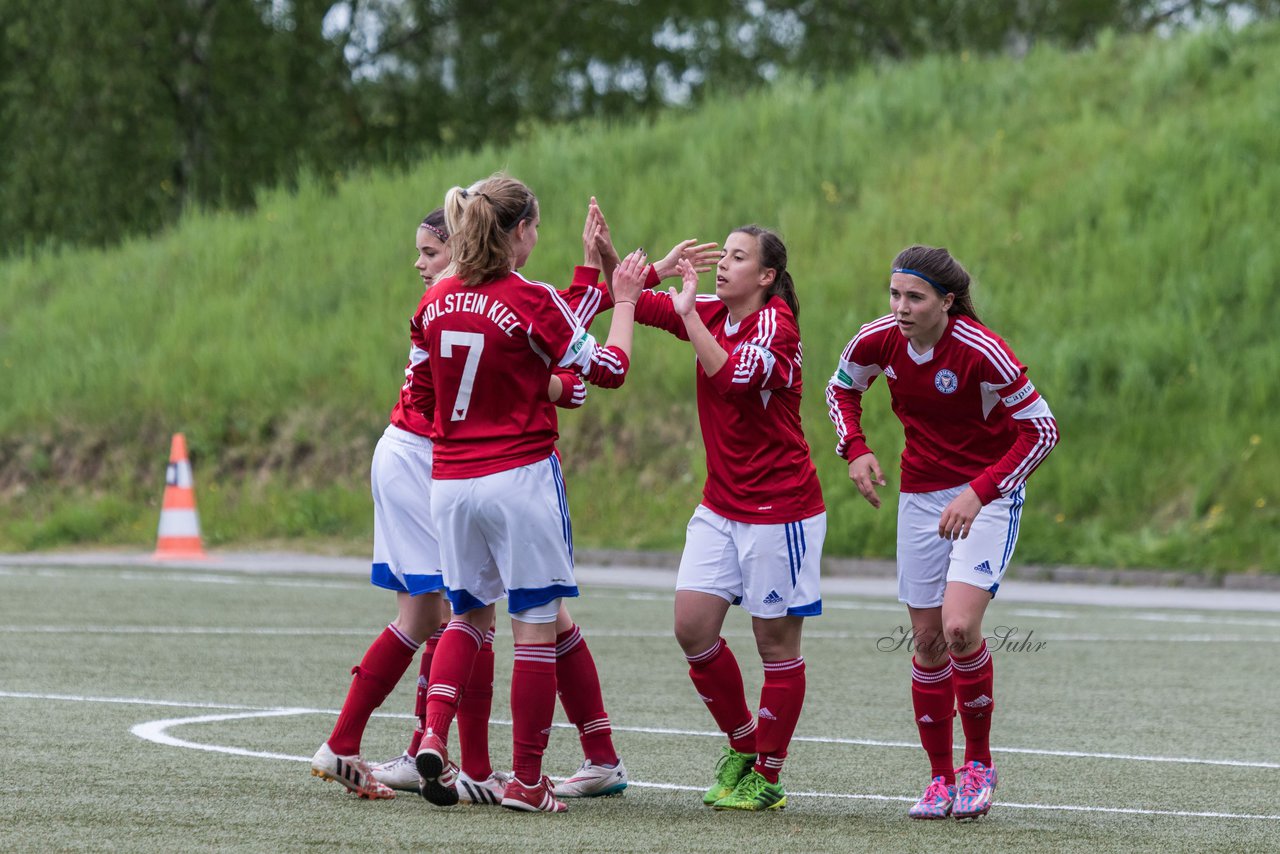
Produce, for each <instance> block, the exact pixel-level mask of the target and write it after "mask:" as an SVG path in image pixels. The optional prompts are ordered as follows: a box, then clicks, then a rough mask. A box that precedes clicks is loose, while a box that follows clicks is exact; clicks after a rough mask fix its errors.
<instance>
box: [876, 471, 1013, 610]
mask: <svg viewBox="0 0 1280 854" xmlns="http://www.w3.org/2000/svg"><path fill="white" fill-rule="evenodd" d="M967 488H968V485H967V484H966V485H965V486H956V487H952V488H951V489H942V490H939V491H937V492H914V493H913V492H904V493H902V494H901V495H900V496H899V497H898V601H899V602H904V603H906V604H907V605H910V606H911V607H912V608H937V607H938V606H940V605H941V604H942V596H943V594H944V593H945V592H946V589H947V582H949V581H963V582H964V583H965V584H971V585H973V586H974V587H978V588H981V589H982V590H987V591H989V592H990V593H991V595H992V597H995V595H996V590H997V589H999V587H1000V579H1002V578H1004V571H1005V568H1006V567H1008V565H1009V560H1010V559H1011V558H1012V557H1013V547H1014V546H1015V545H1017V542H1018V523H1019V522H1021V521H1022V503H1023V500H1024V499H1025V497H1026V485H1025V484H1024V485H1022V486H1019V487H1018V488H1017V489H1015V490H1014V491H1013V492H1011V493H1009V495H1007V496H1006V497H1004V498H997V499H996V500H995V501H992V502H991V503H990V504H988V505H987V506H985V507H983V508H982V510H981V511H980V512H979V513H978V515H977V517H976V518H975V519H974V520H973V525H972V526H971V527H970V528H969V536H968V537H966V538H964V539H963V540H944V539H943V538H942V537H939V536H938V520H939V519H941V517H942V511H943V510H945V509H946V507H947V505H948V504H950V503H951V500H952V499H953V498H955V497H956V496H957V495H959V494H960V493H962V492H964V491H965V489H967Z"/></svg>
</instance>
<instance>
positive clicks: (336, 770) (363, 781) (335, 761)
mask: <svg viewBox="0 0 1280 854" xmlns="http://www.w3.org/2000/svg"><path fill="white" fill-rule="evenodd" d="M311 776H313V777H319V778H321V779H322V780H333V781H334V782H335V783H341V784H342V785H344V786H346V787H347V788H348V789H349V790H350V791H352V792H354V793H355V794H356V795H357V796H359V797H361V798H367V799H369V800H380V799H383V798H394V797H395V796H396V793H395V792H393V791H391V789H389V788H387V787H386V786H384V785H383V784H382V783H380V782H378V780H377V778H376V777H374V776H373V772H372V771H370V770H369V763H368V762H365V761H364V757H363V756H361V755H359V754H355V755H352V756H340V755H339V754H337V753H334V752H333V751H332V750H331V749H330V748H329V743H328V742H327V741H326V742H325V743H324V744H322V745H320V749H319V750H317V751H316V755H315V756H313V757H311Z"/></svg>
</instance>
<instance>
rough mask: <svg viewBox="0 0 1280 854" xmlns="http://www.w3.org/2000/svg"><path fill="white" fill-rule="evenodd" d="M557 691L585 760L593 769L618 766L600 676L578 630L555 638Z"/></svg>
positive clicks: (573, 627) (571, 630)
mask: <svg viewBox="0 0 1280 854" xmlns="http://www.w3.org/2000/svg"><path fill="white" fill-rule="evenodd" d="M556 688H557V690H559V692H560V705H562V706H564V713H565V717H567V718H568V719H569V722H570V723H572V724H573V725H574V726H576V727H577V728H578V739H579V740H580V741H581V742H582V754H583V756H585V757H586V758H587V759H589V760H590V761H591V764H593V765H616V764H617V763H618V753H617V751H616V750H614V747H613V728H612V727H611V726H610V725H609V715H608V714H607V713H606V712H605V710H604V695H603V694H602V693H601V692H600V674H599V673H598V672H597V671H596V662H595V659H594V658H593V657H592V656H591V650H590V649H588V648H587V642H586V640H584V639H583V637H582V632H581V631H579V629H578V627H577V626H572V627H570V628H569V630H568V631H564V632H561V633H560V634H558V635H556Z"/></svg>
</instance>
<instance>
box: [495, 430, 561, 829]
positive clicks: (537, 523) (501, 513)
mask: <svg viewBox="0 0 1280 854" xmlns="http://www.w3.org/2000/svg"><path fill="white" fill-rule="evenodd" d="M486 480H487V481H492V482H491V483H487V484H486V490H487V492H486V497H487V498H488V500H489V506H490V507H491V508H492V514H491V517H490V518H489V519H488V520H487V522H486V525H487V528H486V533H487V536H488V537H489V538H490V542H491V543H492V549H493V555H494V558H495V561H496V563H497V565H498V567H499V572H500V573H501V575H502V582H503V585H504V588H505V589H506V591H507V609H508V610H509V611H510V613H511V620H512V622H511V631H512V639H513V641H514V643H515V656H514V658H515V660H514V663H513V666H512V671H511V718H512V721H511V729H512V773H513V774H514V777H513V779H512V780H511V782H510V783H508V784H507V787H506V789H505V791H504V792H503V798H502V805H503V806H504V807H509V808H511V809H515V810H522V811H533V812H563V811H564V810H565V809H566V807H565V805H564V804H563V803H562V802H560V801H558V800H556V798H555V795H554V793H553V787H552V785H551V779H550V778H549V777H547V776H545V775H544V774H543V773H542V756H543V753H544V752H545V750H546V747H547V740H548V736H549V735H550V732H551V723H552V718H553V716H554V714H555V706H556V618H557V615H558V614H559V613H560V604H561V602H560V600H561V599H562V598H565V597H573V596H577V595H578V586H577V583H576V582H575V580H574V576H573V535H572V528H571V525H570V521H569V503H568V499H567V496H566V495H565V491H564V477H563V474H562V473H561V471H560V461H559V459H557V458H556V457H555V455H552V456H550V457H549V458H547V459H546V460H543V461H541V462H538V463H532V464H530V465H527V466H521V467H520V468H516V469H512V470H510V471H508V472H503V473H502V475H501V476H499V475H495V476H493V477H492V478H488V479H486Z"/></svg>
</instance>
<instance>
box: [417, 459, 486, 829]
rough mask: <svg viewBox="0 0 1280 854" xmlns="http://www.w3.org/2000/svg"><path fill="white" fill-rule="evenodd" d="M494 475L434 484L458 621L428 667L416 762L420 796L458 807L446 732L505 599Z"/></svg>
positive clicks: (434, 515)
mask: <svg viewBox="0 0 1280 854" xmlns="http://www.w3.org/2000/svg"><path fill="white" fill-rule="evenodd" d="M494 477H497V475H490V476H489V477H481V478H473V479H463V480H437V481H435V482H434V483H433V485H432V496H431V510H432V518H433V519H434V521H435V524H436V530H437V531H438V532H439V536H440V552H441V554H440V556H441V562H442V564H443V566H444V581H445V587H446V589H447V590H448V596H449V604H450V606H451V608H452V609H453V613H454V617H453V619H452V620H450V621H449V625H448V627H447V628H446V629H445V632H444V634H443V635H441V637H440V642H439V643H438V644H437V645H436V652H435V656H434V657H433V659H432V662H431V678H430V683H429V685H428V687H427V708H426V728H425V731H424V732H423V735H422V742H421V744H420V745H419V747H418V753H417V755H416V756H415V760H416V763H417V766H418V773H419V774H420V775H421V776H422V790H421V791H422V795H423V797H425V798H426V799H427V800H428V801H430V802H431V803H433V804H436V805H437V806H451V805H452V804H456V803H457V802H458V793H457V789H456V788H455V787H454V782H455V780H456V778H457V766H456V765H454V764H453V763H452V762H451V761H449V753H448V737H449V728H450V726H451V725H452V723H453V719H454V717H455V716H456V714H457V711H458V700H459V697H460V696H461V695H462V691H463V688H464V687H465V686H466V684H467V682H468V680H469V679H470V677H471V672H472V670H473V669H474V665H475V660H476V656H477V655H478V654H479V652H480V647H481V646H483V645H484V639H485V635H486V634H487V633H488V631H489V627H490V626H491V625H493V619H494V611H495V609H494V606H493V603H494V602H495V601H497V600H498V599H501V598H502V596H503V595H504V593H505V589H504V588H503V586H502V577H501V574H500V572H499V571H498V567H497V564H496V562H495V561H494V559H493V555H492V553H491V552H490V548H489V540H488V538H487V535H486V528H487V526H488V524H489V519H488V517H489V515H490V514H491V510H490V507H489V503H490V502H489V501H488V499H487V496H486V494H485V492H484V489H483V487H484V486H485V483H486V481H488V480H490V479H491V478H494Z"/></svg>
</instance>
